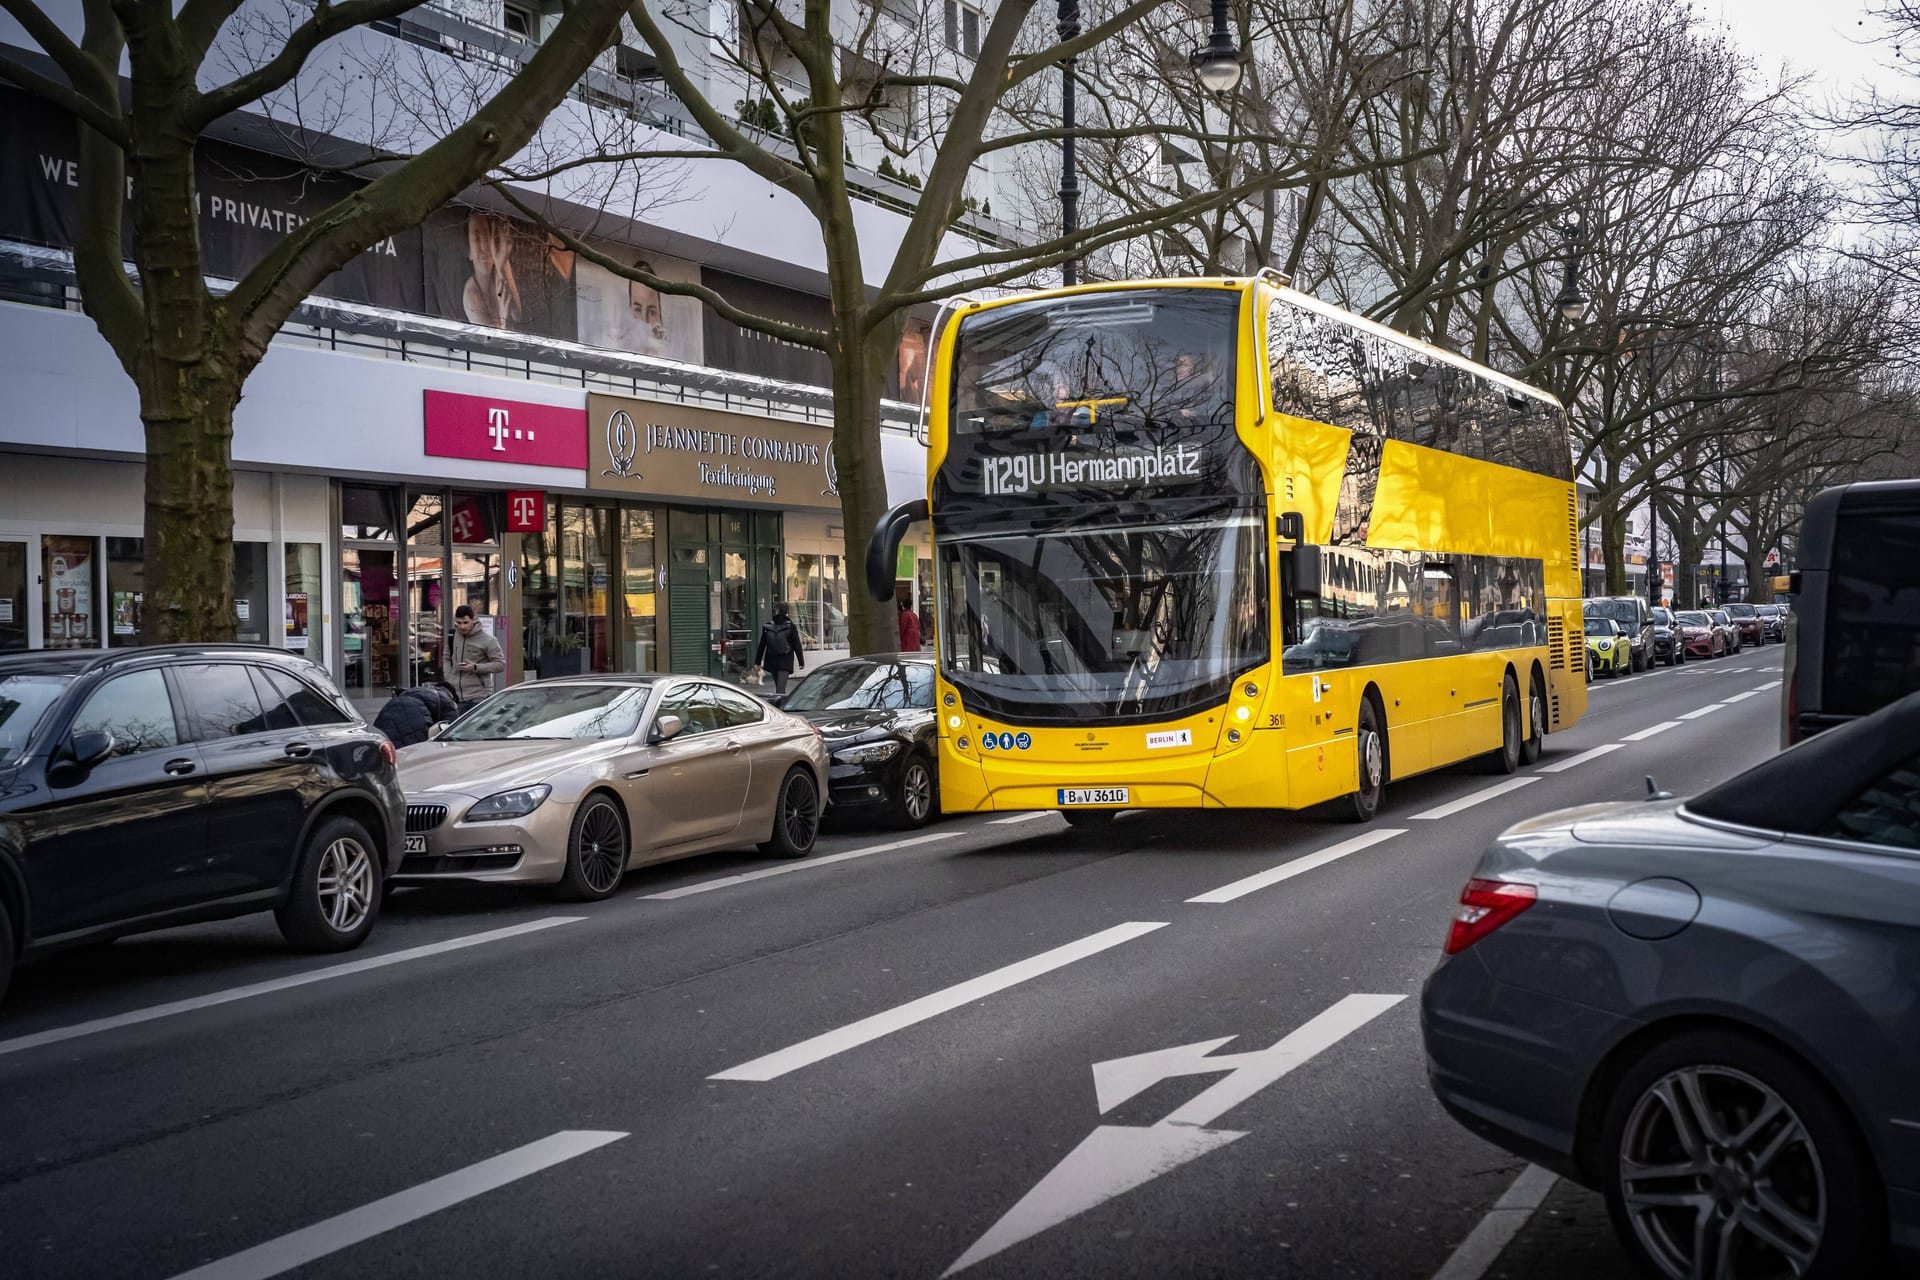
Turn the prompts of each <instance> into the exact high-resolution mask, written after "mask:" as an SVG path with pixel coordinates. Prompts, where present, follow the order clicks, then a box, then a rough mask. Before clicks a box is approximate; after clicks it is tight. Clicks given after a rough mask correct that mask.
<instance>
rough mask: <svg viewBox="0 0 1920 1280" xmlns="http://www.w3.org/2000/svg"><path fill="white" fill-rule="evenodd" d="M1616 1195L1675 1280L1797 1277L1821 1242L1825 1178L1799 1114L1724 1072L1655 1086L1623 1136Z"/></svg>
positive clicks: (1684, 1072)
mask: <svg viewBox="0 0 1920 1280" xmlns="http://www.w3.org/2000/svg"><path fill="white" fill-rule="evenodd" d="M1616 1176H1617V1178H1618V1179H1619V1188H1618V1189H1619V1196H1620V1201H1621V1204H1622V1206H1623V1208H1624V1210H1625V1213H1626V1216H1627V1219H1628V1221H1629V1222H1630V1223H1631V1224H1632V1227H1633V1233H1634V1238H1635V1240H1636V1242H1637V1243H1638V1244H1639V1245H1640V1246H1641V1248H1642V1249H1644V1250H1645V1251H1646V1253H1647V1254H1648V1255H1649V1257H1650V1258H1651V1259H1652V1260H1653V1262H1654V1263H1655V1264H1656V1265H1657V1266H1658V1267H1659V1268H1660V1269H1661V1270H1662V1271H1664V1272H1665V1273H1666V1274H1667V1275H1668V1276H1670V1277H1673V1278H1674V1280H1683V1278H1684V1280H1691V1278H1692V1277H1696V1276H1697V1277H1719V1276H1740V1277H1754V1280H1767V1278H1769V1277H1775V1276H1779V1277H1786V1276H1799V1275H1804V1274H1805V1273H1806V1272H1807V1270H1808V1268H1809V1267H1810V1266H1811V1265H1812V1263H1813V1260H1814V1258H1815V1256H1816V1255H1817V1254H1818V1252H1819V1250H1820V1244H1821V1241H1822V1239H1823V1237H1824V1236H1825V1234H1826V1229H1827V1219H1828V1197H1827V1178H1826V1174H1825V1171H1824V1169H1823V1167H1822V1164H1821V1159H1820V1153H1819V1152H1818V1151H1817V1150H1816V1149H1815V1146H1814V1142H1813V1138H1812V1136H1811V1134H1810V1133H1809V1131H1808V1129H1807V1126H1806V1124H1805V1123H1804V1122H1803V1121H1802V1120H1801V1118H1800V1116H1799V1114H1798V1113H1796V1112H1795V1111H1794V1109H1793V1108H1792V1107H1791V1106H1789V1105H1788V1104H1787V1102H1786V1101H1785V1100H1784V1099H1783V1098H1781V1096H1780V1095H1779V1094H1778V1093H1777V1092H1775V1091H1774V1090H1773V1089H1772V1088H1770V1087H1769V1086H1768V1085H1766V1084H1765V1083H1763V1082H1762V1081H1760V1080H1758V1079H1756V1078H1755V1077H1754V1076H1751V1075H1749V1074H1747V1073H1746V1072H1744V1071H1741V1070H1738V1069H1736V1068H1734V1067H1728V1066H1710V1065H1694V1066H1685V1067H1680V1068H1678V1069H1676V1070H1673V1071H1670V1072H1668V1073H1667V1074H1666V1075H1664V1076H1662V1077H1661V1078H1660V1079H1658V1080H1656V1081H1654V1082H1653V1083H1652V1084H1651V1085H1650V1086H1649V1087H1648V1088H1647V1089H1646V1090H1645V1092H1644V1093H1642V1094H1641V1096H1640V1099H1639V1101H1638V1102H1637V1103H1636V1104H1635V1105H1634V1108H1633V1110H1632V1111H1631V1112H1630V1113H1629V1114H1628V1116H1627V1123H1626V1128H1625V1130H1624V1131H1623V1133H1622V1134H1621V1141H1620V1153H1619V1166H1618V1171H1617V1174H1616Z"/></svg>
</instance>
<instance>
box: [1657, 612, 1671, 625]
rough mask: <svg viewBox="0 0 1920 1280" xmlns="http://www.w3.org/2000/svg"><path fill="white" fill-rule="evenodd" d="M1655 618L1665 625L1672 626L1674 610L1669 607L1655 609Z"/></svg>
mask: <svg viewBox="0 0 1920 1280" xmlns="http://www.w3.org/2000/svg"><path fill="white" fill-rule="evenodd" d="M1653 620H1654V621H1655V622H1657V623H1659V624H1660V625H1661V626H1663V627H1670V626H1672V625H1673V612H1672V611H1671V610H1669V609H1655V610H1654V611H1653Z"/></svg>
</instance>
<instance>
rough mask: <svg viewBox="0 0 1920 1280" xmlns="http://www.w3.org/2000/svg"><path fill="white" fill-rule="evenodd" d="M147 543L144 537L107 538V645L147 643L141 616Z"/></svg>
mask: <svg viewBox="0 0 1920 1280" xmlns="http://www.w3.org/2000/svg"><path fill="white" fill-rule="evenodd" d="M145 548H146V542H145V540H144V539H141V538H108V539H107V607H108V608H109V609H110V610H112V612H111V613H110V614H109V615H108V623H107V625H108V628H109V630H108V635H107V644H108V645H109V646H110V647H112V648H115V649H130V648H132V647H133V646H135V645H137V644H141V643H143V640H142V629H143V626H144V623H143V621H142V618H141V612H142V609H143V607H144V605H145V603H146V584H147V564H146V551H145Z"/></svg>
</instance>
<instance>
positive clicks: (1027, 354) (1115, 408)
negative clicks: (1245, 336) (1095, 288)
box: [950, 289, 1240, 435]
mask: <svg viewBox="0 0 1920 1280" xmlns="http://www.w3.org/2000/svg"><path fill="white" fill-rule="evenodd" d="M1239 302H1240V295H1239V294H1238V293H1235V292H1232V291H1229V290H1224V289H1125V290H1115V291H1111V292H1102V293H1091V294H1079V295H1076V296H1073V297H1069V298H1056V299H1051V300H1048V301H1043V302H1029V303H1019V304H1015V305H1012V306H1006V307H999V308H995V309H993V310H991V311H987V312H985V313H983V314H981V315H979V316H977V317H974V318H971V319H969V320H967V321H966V322H965V323H964V324H963V326H962V328H961V331H960V340H959V350H958V354H957V357H956V363H955V366H954V373H953V413H952V416H951V419H950V422H951V427H950V430H951V431H952V432H953V434H955V435H979V434H998V433H1006V432H1024V431H1045V430H1048V429H1056V430H1057V429H1063V428H1083V429H1084V428H1111V427H1116V426H1118V427H1142V426H1200V425H1203V424H1223V423H1224V424H1231V423H1232V421H1233V352H1234V317H1235V315H1236V314H1237V309H1238V306H1239Z"/></svg>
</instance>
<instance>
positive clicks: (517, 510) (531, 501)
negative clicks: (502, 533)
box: [507, 489, 547, 533]
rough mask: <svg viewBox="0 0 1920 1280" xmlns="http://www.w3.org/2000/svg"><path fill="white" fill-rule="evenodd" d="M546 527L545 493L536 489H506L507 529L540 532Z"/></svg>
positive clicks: (515, 531) (514, 531)
mask: <svg viewBox="0 0 1920 1280" xmlns="http://www.w3.org/2000/svg"><path fill="white" fill-rule="evenodd" d="M546 527H547V495H546V494H545V493H543V492H541V491H540V490H538V489H509V490H508V491H507V531H508V532H509V533H540V532H543V531H544V530H545V529H546Z"/></svg>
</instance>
